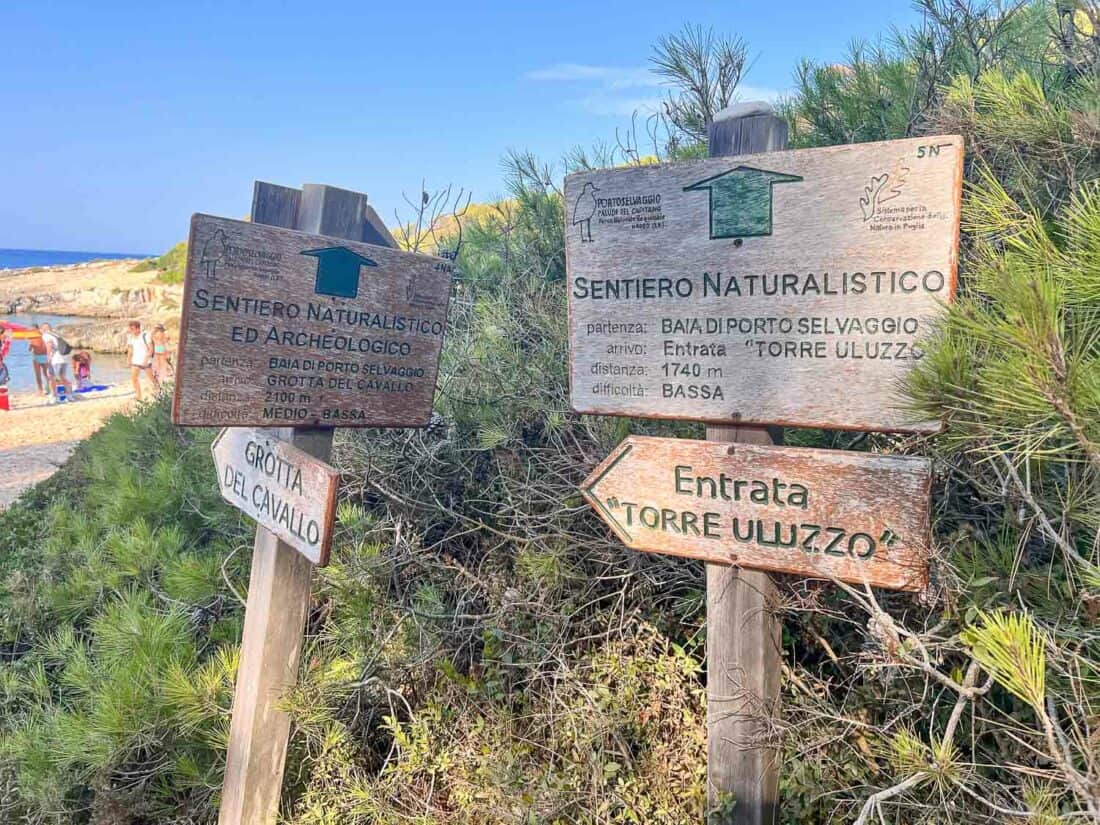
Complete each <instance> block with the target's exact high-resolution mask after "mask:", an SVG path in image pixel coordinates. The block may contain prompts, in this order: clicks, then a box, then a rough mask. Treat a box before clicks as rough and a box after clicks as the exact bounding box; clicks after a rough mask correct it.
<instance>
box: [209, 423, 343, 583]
mask: <svg viewBox="0 0 1100 825" xmlns="http://www.w3.org/2000/svg"><path fill="white" fill-rule="evenodd" d="M210 452H211V453H212V454H213V456H214V465H215V466H216V467H217V471H218V486H219V487H220V489H221V493H222V498H224V499H225V500H226V501H227V502H229V503H230V504H232V505H233V506H234V507H236V508H237V509H238V510H240V511H242V512H243V513H244V514H245V515H247V516H249V517H251V518H252V519H254V520H255V521H256V522H257V523H258V524H259V525H260V526H262V527H263V528H265V529H266V530H269V531H270V532H272V533H274V534H275V535H276V536H278V537H279V538H280V539H281V540H282V541H283V542H285V543H286V544H288V545H290V546H291V547H293V548H294V549H296V550H297V551H298V552H299V553H301V554H302V555H303V556H305V557H306V558H307V559H309V560H310V561H311V562H313V563H314V564H316V565H319V566H324V565H326V564H328V557H329V548H330V546H331V544H332V525H333V521H334V517H335V512H336V491H337V488H338V487H339V484H340V474H339V473H338V472H337V471H336V470H335V469H334V468H332V467H330V466H329V465H328V464H326V463H325V462H324V461H321V460H320V459H317V458H314V457H313V456H311V455H309V454H308V453H306V452H304V451H302V450H300V449H298V448H297V447H295V446H294V445H293V444H290V443H289V442H286V441H282V440H280V439H278V438H276V437H275V436H274V435H273V434H272V433H271V432H270V431H261V430H256V429H251V428H248V427H227V428H226V429H224V430H222V432H221V433H220V434H219V435H218V437H217V438H216V439H215V440H214V443H213V444H211V445H210Z"/></svg>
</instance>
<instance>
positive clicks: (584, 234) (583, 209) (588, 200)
mask: <svg viewBox="0 0 1100 825" xmlns="http://www.w3.org/2000/svg"><path fill="white" fill-rule="evenodd" d="M599 191H600V190H599V189H597V188H596V186H595V184H592V183H586V184H585V185H584V188H583V189H581V193H580V194H579V195H577V202H576V203H575V204H574V205H573V226H579V227H580V228H581V241H582V242H583V243H590V242H591V241H592V216H593V215H595V214H596V194H595V193H596V192H599Z"/></svg>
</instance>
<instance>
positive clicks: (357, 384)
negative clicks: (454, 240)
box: [172, 215, 453, 427]
mask: <svg viewBox="0 0 1100 825" xmlns="http://www.w3.org/2000/svg"><path fill="white" fill-rule="evenodd" d="M187 249H188V257H187V278H186V281H185V283H184V288H183V318H182V321H181V327H180V346H179V367H178V371H177V376H176V391H175V398H174V403H173V406H172V420H173V421H175V423H176V424H179V425H181V426H185V427H212V426H226V427H422V426H424V425H425V424H427V423H428V420H429V419H430V418H431V414H432V401H433V399H434V397H435V383H436V376H437V375H438V372H439V355H440V352H441V351H442V348H443V332H444V328H445V327H446V323H447V302H448V300H449V298H450V293H451V270H452V268H453V265H452V264H451V262H449V261H445V260H443V259H441V258H432V257H429V256H427V255H418V254H415V253H412V252H403V251H400V250H397V249H391V248H389V247H385V246H372V245H370V244H365V243H359V242H356V241H350V240H346V239H343V238H333V237H328V236H325V235H309V234H306V233H304V232H296V231H294V230H291V229H283V228H281V227H277V226H265V225H261V224H255V223H247V222H244V221H234V220H229V219H228V218H215V217H211V216H209V215H195V216H194V217H193V218H192V220H191V236H190V240H189V241H188V247H187Z"/></svg>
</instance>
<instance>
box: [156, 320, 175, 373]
mask: <svg viewBox="0 0 1100 825" xmlns="http://www.w3.org/2000/svg"><path fill="white" fill-rule="evenodd" d="M170 364H171V360H170V359H169V357H168V333H167V332H165V331H164V324H157V325H156V326H155V327H153V375H154V376H156V379H157V380H158V381H160V382H162V383H163V382H164V381H167V380H168V369H169V366H170Z"/></svg>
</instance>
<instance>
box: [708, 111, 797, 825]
mask: <svg viewBox="0 0 1100 825" xmlns="http://www.w3.org/2000/svg"><path fill="white" fill-rule="evenodd" d="M727 111H728V115H727V116H726V117H722V116H721V115H719V119H716V120H715V121H714V122H713V123H711V124H710V129H709V143H710V155H711V157H719V156H722V155H744V154H750V153H753V152H771V151H777V150H781V149H786V148H787V123H786V121H784V120H783V119H782V118H779V117H776V116H775V115H774V114H772V109H771V107H770V106H769V105H768V104H766V103H749V104H740V105H739V106H737V107H734V108H733V109H732V110H727ZM707 440H708V441H729V442H741V443H746V444H773V443H782V440H783V437H782V429H781V428H772V429H769V428H766V427H741V426H728V425H717V426H713V425H712V426H708V427H707ZM775 604H776V590H775V583H774V582H773V581H772V578H771V576H770V575H769V574H767V573H764V572H761V571H758V570H743V569H741V568H738V567H729V566H726V565H720V564H708V565H707V799H708V803H709V807H710V808H711V809H712V810H715V809H716V808H717V807H718V805H719V804H720V803H721V802H722V801H723V800H726V799H728V798H729V797H730V796H731V795H732V797H733V799H734V801H735V802H736V804H735V805H734V807H733V810H732V811H725V810H724V809H719V810H717V811H716V812H715V813H712V814H711V816H710V819H709V825H775V823H778V822H779V791H778V785H779V764H778V759H779V754H778V753H777V752H776V751H775V750H773V749H771V748H769V747H763V746H761V744H762V743H761V740H762V739H763V738H764V737H766V735H767V732H768V728H769V727H770V724H771V720H772V719H777V718H778V716H779V676H780V652H781V651H780V643H781V630H782V628H781V623H780V621H779V620H778V618H777V617H776V616H775V614H774V612H773V610H774V606H775Z"/></svg>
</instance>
